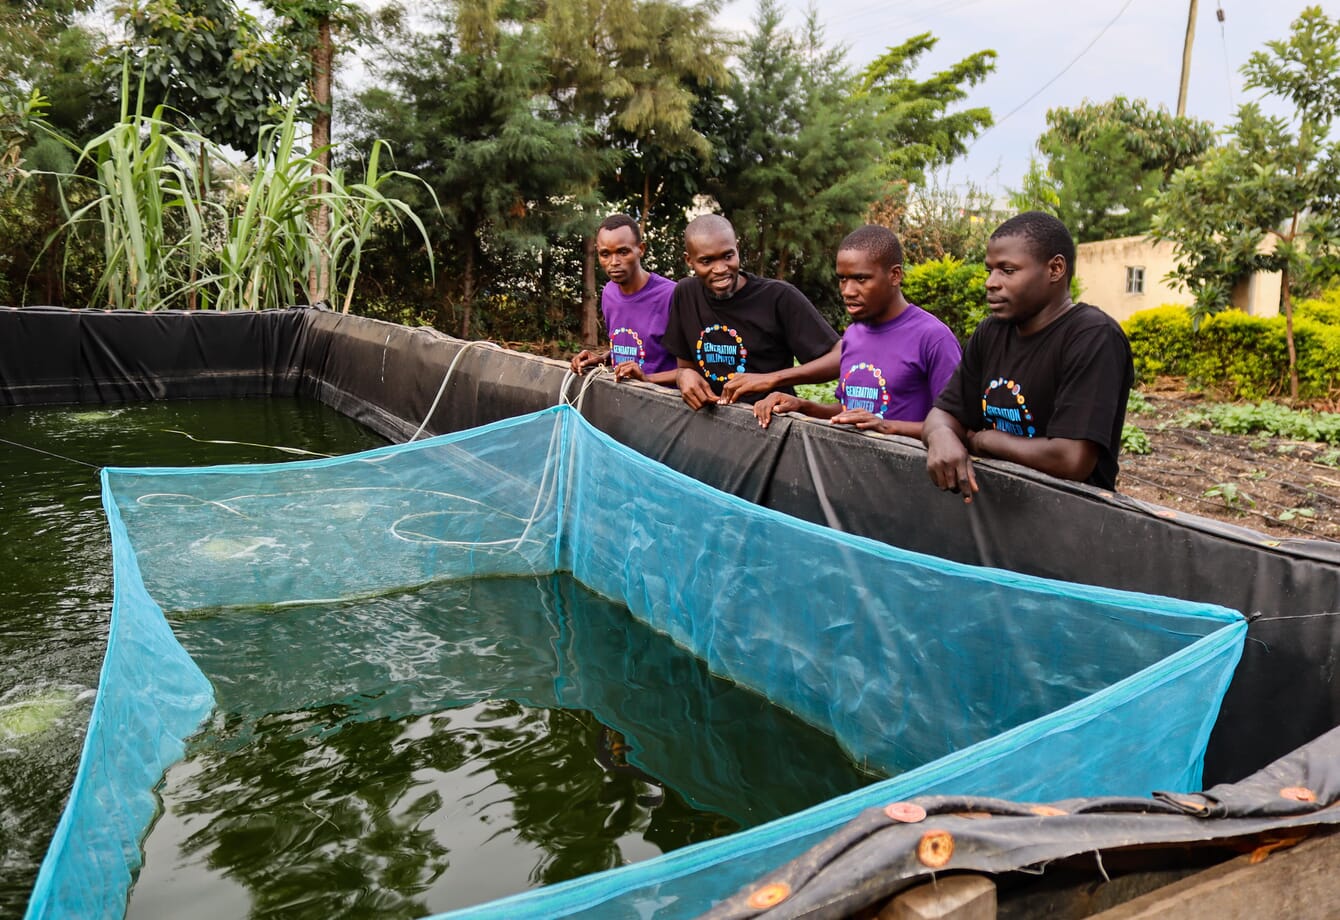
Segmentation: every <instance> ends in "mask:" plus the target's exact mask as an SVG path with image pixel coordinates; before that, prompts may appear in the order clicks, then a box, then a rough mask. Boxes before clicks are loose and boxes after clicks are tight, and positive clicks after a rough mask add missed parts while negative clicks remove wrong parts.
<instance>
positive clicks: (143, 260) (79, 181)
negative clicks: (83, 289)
mask: <svg viewBox="0 0 1340 920" xmlns="http://www.w3.org/2000/svg"><path fill="white" fill-rule="evenodd" d="M143 96H144V93H143V82H142V81H141V87H140V92H139V94H138V99H139V100H142V99H143ZM121 97H122V100H123V102H122V109H121V118H120V120H119V121H118V122H117V123H116V124H115V125H113V126H112V127H111V128H109V129H108V130H107V131H104V132H103V133H102V134H100V135H98V136H97V137H95V138H93V139H92V140H90V141H89V142H88V143H87V144H85V145H84V147H83V149H82V150H81V151H80V153H79V159H78V162H77V163H76V164H75V169H74V171H73V172H72V174H70V175H67V176H63V177H61V178H63V179H64V180H66V183H67V186H78V185H83V184H87V183H89V182H91V184H92V194H91V199H90V196H86V195H84V194H83V193H82V192H81V191H79V190H77V189H71V188H66V189H64V190H63V194H64V201H65V203H66V206H67V211H68V213H69V217H68V219H67V221H66V224H65V226H64V227H63V228H62V230H63V231H71V232H69V233H68V234H67V239H72V240H75V241H76V243H77V241H78V239H79V231H80V230H81V229H84V228H88V227H90V226H92V227H93V228H94V230H95V233H96V232H97V231H100V232H101V237H102V255H103V268H102V273H101V275H100V276H99V279H98V283H97V287H96V288H95V290H94V300H95V302H97V303H99V304H106V305H108V306H111V307H115V308H118V309H138V310H158V309H162V308H164V307H168V306H172V305H173V303H174V301H175V300H177V299H178V298H179V297H181V296H182V295H183V294H184V293H185V292H186V291H189V290H190V289H192V288H193V287H196V286H198V285H200V284H202V283H204V280H205V279H203V278H200V277H198V276H197V274H196V272H195V268H196V267H198V266H200V265H201V264H203V262H204V261H205V252H206V250H205V237H206V229H205V227H206V208H205V207H203V206H202V205H201V203H200V202H199V201H198V200H197V197H198V196H197V194H196V189H197V188H198V187H199V186H200V182H199V180H198V177H197V176H196V174H195V172H194V163H195V162H196V160H195V156H194V152H195V150H196V149H198V148H200V147H208V146H209V141H207V140H206V139H205V138H204V137H202V136H200V135H198V134H195V133H194V132H190V131H184V130H180V129H177V128H174V127H173V126H172V125H171V124H169V123H168V122H167V121H166V120H165V119H164V117H163V116H164V110H163V107H162V106H159V107H157V108H155V109H154V111H153V112H152V113H150V114H148V115H146V114H145V113H144V111H143V108H142V103H141V102H140V101H137V102H136V108H135V110H134V111H131V110H130V108H129V100H130V98H131V94H130V72H129V69H128V68H126V69H123V71H122V80H121ZM84 166H87V167H88V172H89V173H91V178H90V179H85V178H84V177H83V176H82V175H80V167H84ZM71 191H73V195H71V194H69V193H70V192H71ZM72 200H86V201H87V203H85V204H82V205H79V206H72V205H71V201H72ZM68 256H69V250H68V247H67V258H68Z"/></svg>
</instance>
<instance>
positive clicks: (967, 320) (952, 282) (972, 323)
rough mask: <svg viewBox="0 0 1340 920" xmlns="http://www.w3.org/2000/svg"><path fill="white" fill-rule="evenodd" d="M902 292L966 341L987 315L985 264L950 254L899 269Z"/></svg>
mask: <svg viewBox="0 0 1340 920" xmlns="http://www.w3.org/2000/svg"><path fill="white" fill-rule="evenodd" d="M903 294H904V295H905V296H906V297H907V299H908V300H910V301H911V302H912V303H914V304H916V305H917V306H919V307H921V308H922V309H923V310H927V311H929V312H931V313H934V314H935V315H936V316H938V317H939V318H940V320H941V321H942V322H943V323H944V324H945V325H946V326H948V327H949V328H950V329H952V330H954V335H956V336H958V337H959V339H960V340H966V339H967V338H968V336H970V335H972V331H973V330H974V329H976V328H977V324H978V323H980V322H981V321H982V320H983V319H984V318H985V317H986V315H987V311H986V267H985V266H983V265H979V264H976V263H973V264H966V263H964V262H960V261H959V260H958V259H955V258H954V257H953V256H945V257H944V258H942V259H933V260H931V261H930V262H922V263H921V264H920V265H913V266H910V267H908V268H906V269H904V270H903Z"/></svg>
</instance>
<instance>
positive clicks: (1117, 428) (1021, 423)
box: [935, 303, 1135, 489]
mask: <svg viewBox="0 0 1340 920" xmlns="http://www.w3.org/2000/svg"><path fill="white" fill-rule="evenodd" d="M1134 382H1135V369H1134V367H1133V365H1132V363H1131V346H1130V343H1129V342H1128V341H1126V334H1125V333H1124V332H1122V331H1121V326H1119V325H1117V322H1116V320H1114V319H1112V318H1111V317H1110V316H1108V315H1107V314H1106V313H1104V312H1102V311H1101V310H1099V309H1098V308H1097V307H1093V306H1090V305H1088V304H1083V303H1081V304H1075V306H1074V307H1072V308H1071V309H1070V310H1069V311H1067V312H1066V313H1065V314H1063V315H1062V316H1061V317H1060V319H1057V320H1056V321H1054V322H1052V323H1051V324H1050V325H1048V326H1046V327H1045V328H1043V329H1041V330H1040V331H1038V332H1035V333H1034V334H1033V335H1028V336H1024V335H1020V334H1019V330H1018V328H1017V327H1016V326H1014V325H1013V324H1011V323H1006V322H1002V321H1000V320H997V319H993V318H990V317H988V318H987V319H985V320H983V321H982V324H981V325H980V326H978V327H977V331H976V332H974V333H973V334H972V337H971V338H970V339H968V344H967V347H966V348H964V349H963V361H962V363H961V364H959V366H958V370H956V371H955V372H954V376H953V377H951V378H950V380H949V383H948V384H947V385H946V386H945V388H944V392H942V393H941V394H940V396H939V398H938V399H936V400H935V406H936V408H937V409H943V410H944V411H946V412H948V413H949V414H950V415H952V416H954V418H956V419H958V420H959V422H960V423H961V424H962V425H963V426H964V427H965V428H968V429H970V430H972V431H980V430H983V429H985V428H988V427H992V428H997V429H999V430H1001V431H1007V432H1009V433H1010V434H1016V435H1020V436H1022V437H1028V438H1033V437H1043V438H1069V439H1073V440H1084V441H1092V442H1094V443H1095V444H1097V445H1098V462H1097V464H1096V465H1095V466H1094V468H1093V472H1092V473H1091V474H1090V475H1089V478H1088V479H1086V480H1085V482H1088V483H1089V484H1090V485H1095V486H1099V487H1101V488H1104V489H1114V488H1116V483H1117V452H1118V451H1120V450H1121V426H1122V424H1123V423H1124V422H1125V421H1126V398H1127V396H1128V395H1129V393H1130V389H1131V385H1132V384H1133V383H1134Z"/></svg>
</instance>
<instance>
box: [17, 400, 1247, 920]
mask: <svg viewBox="0 0 1340 920" xmlns="http://www.w3.org/2000/svg"><path fill="white" fill-rule="evenodd" d="M872 500H891V499H889V498H880V497H874V496H872ZM103 504H104V507H105V509H106V512H107V516H108V519H109V522H110V526H111V530H112V543H113V554H114V565H115V588H116V596H115V602H114V607H113V613H112V626H111V635H110V641H109V644H108V651H107V658H106V661H105V663H104V667H103V672H102V678H101V683H100V687H99V694H98V699H97V703H96V705H95V710H94V714H93V721H92V723H91V726H90V729H89V734H88V738H87V742H86V745H85V749H84V753H83V759H82V761H81V764H80V769H79V774H78V777H77V779H76V782H75V786H74V789H73V791H72V793H71V798H70V802H69V804H68V806H67V808H66V811H65V813H64V815H63V817H62V820H61V823H60V826H59V827H58V829H57V832H56V835H55V838H54V839H53V842H52V844H51V848H50V851H49V853H48V856H47V858H46V860H45V862H44V864H43V867H42V870H41V874H40V876H39V878H38V882H37V886H36V888H35V890H34V894H33V898H32V901H31V902H30V905H29V916H30V917H92V916H117V915H120V914H121V912H122V911H123V910H124V905H125V901H126V894H127V890H128V887H129V884H130V881H131V877H132V873H133V872H134V871H135V869H136V868H137V867H138V866H139V864H140V850H139V842H140V839H141V837H142V835H143V834H144V832H145V830H146V829H147V827H148V825H149V823H150V821H151V820H152V819H153V816H154V814H155V810H156V807H157V802H156V798H155V795H154V793H153V787H154V785H155V784H156V783H157V782H158V781H159V780H160V778H161V777H162V774H163V770H164V768H165V767H166V766H167V765H168V764H170V763H172V762H173V761H174V760H176V759H178V758H179V757H180V756H181V754H182V750H183V739H184V738H185V737H187V736H188V735H190V734H191V732H193V731H194V730H195V728H196V727H197V726H198V725H199V724H200V722H201V721H202V720H203V719H204V718H205V717H206V716H207V715H208V713H209V711H210V708H211V706H212V704H213V696H212V693H211V688H210V685H209V682H208V681H207V680H206V679H205V677H204V676H203V674H202V673H201V671H200V670H199V668H198V667H197V666H196V665H195V664H194V663H193V662H192V661H191V659H190V658H189V657H188V656H187V654H186V653H185V651H184V650H183V649H182V648H181V646H180V645H179V644H178V643H177V641H176V639H175V638H174V637H173V635H172V631H171V629H170V628H169V626H168V624H167V622H166V620H165V619H164V616H163V611H164V610H169V611H171V610H191V611H217V612H218V614H219V615H224V616H226V614H227V608H229V607H239V606H240V607H247V608H254V607H256V606H260V605H300V604H301V605H307V604H315V603H331V602H347V601H349V600H350V599H356V598H360V597H371V596H375V595H380V594H385V593H388V592H392V591H398V590H403V589H405V588H408V587H413V586H417V585H424V584H427V583H430V582H435V581H441V580H446V579H462V578H472V577H480V576H496V575H542V574H546V573H551V572H556V571H567V572H571V573H572V574H573V576H574V577H575V578H576V579H577V580H579V581H581V582H582V583H584V584H585V585H587V586H589V587H590V588H592V589H593V590H594V591H596V592H597V593H599V594H602V595H605V596H607V597H609V598H612V599H614V600H617V601H619V602H621V603H623V604H625V605H627V607H628V608H629V609H630V610H631V611H632V614H633V615H634V616H635V617H637V618H639V619H641V620H643V621H644V622H646V623H647V624H649V625H651V626H652V627H653V628H655V629H657V630H659V631H662V632H664V633H666V634H667V635H669V636H670V637H671V638H672V639H673V640H674V641H675V642H677V643H679V644H680V645H682V646H684V647H685V648H687V649H689V650H690V651H692V652H693V653H694V654H695V655H696V656H698V657H699V658H701V659H702V660H703V661H705V662H706V663H707V664H708V665H709V667H710V668H711V669H712V670H713V671H714V672H716V673H717V674H719V675H721V676H723V677H726V678H729V679H731V680H734V681H736V682H738V683H739V684H741V685H743V686H745V687H748V688H751V689H753V690H755V691H757V692H759V693H762V694H764V695H765V696H767V697H768V698H769V699H770V700H772V701H773V702H775V703H777V704H778V705H780V706H782V707H784V708H786V709H788V710H790V711H791V712H793V713H795V714H797V715H798V716H800V717H801V718H802V719H804V720H806V721H808V722H810V723H811V724H813V725H815V726H818V727H820V728H822V729H824V730H825V731H828V732H831V733H832V734H833V735H834V736H835V737H836V738H837V739H838V741H839V743H840V744H841V745H842V747H843V748H844V749H845V750H846V751H847V752H848V753H849V754H850V755H851V756H852V758H853V759H855V760H857V761H859V762H863V763H867V764H870V765H871V766H873V767H875V768H877V769H879V770H880V771H881V772H883V773H886V774H889V775H893V776H894V778H892V779H889V780H886V781H883V782H880V783H877V784H874V785H872V786H869V787H867V788H864V789H861V790H859V791H857V792H854V793H850V794H848V795H845V796H842V797H839V798H836V799H832V800H829V801H827V802H824V803H823V804H821V805H818V806H815V807H813V808H810V809H807V810H804V811H801V812H799V813H796V814H793V815H790V816H788V817H785V818H782V819H779V820H776V821H772V822H769V823H767V824H764V825H762V826H759V827H756V828H753V829H752V830H748V831H743V832H740V833H737V834H733V835H731V836H728V837H724V838H721V839H718V840H713V841H710V842H706V843H700V844H696V845H693V846H690V847H686V848H684V849H681V850H677V851H675V852H672V853H669V854H667V855H664V856H661V857H658V858H655V859H651V860H647V861H645V862H642V863H638V864H635V865H631V866H625V867H622V868H618V869H613V870H610V871H607V872H602V873H598V874H595V875H590V876H586V877H583V878H580V879H576V880H573V881H570V882H565V883H561V884H557V885H552V886H549V887H545V888H540V889H536V890H533V891H529V892H526V893H523V894H520V895H516V896H513V897H510V898H506V899H503V900H500V901H494V902H491V903H489V904H485V905H481V906H478V907H475V908H471V909H470V910H469V911H466V912H463V914H466V915H469V916H478V917H509V918H516V917H536V918H539V917H554V916H564V915H569V914H576V913H581V914H582V915H583V916H644V917H646V916H656V917H685V916H692V915H694V914H696V913H699V912H701V911H702V910H705V909H706V908H708V907H710V906H711V904H712V903H713V902H714V901H715V900H717V899H720V898H722V897H725V896H726V895H728V894H730V893H731V892H733V891H734V890H735V889H736V888H738V887H739V886H741V885H743V884H745V883H746V882H748V881H750V880H752V879H754V878H757V877H758V876H760V875H763V874H765V873H766V872H767V871H769V870H771V869H772V868H775V867H776V866H778V865H780V864H781V863H782V862H784V861H786V860H788V859H790V858H792V857H794V856H796V855H797V854H799V853H800V852H801V851H803V850H804V849H805V848H806V847H808V846H810V845H812V844H813V843H815V842H817V841H818V840H819V839H822V837H823V836H825V835H826V834H828V833H829V832H831V831H832V830H833V829H834V828H835V827H837V826H838V825H840V824H842V823H843V822H845V821H847V820H849V819H850V818H851V817H852V816H853V815H855V814H856V813H857V812H858V811H859V810H861V809H863V808H866V807H869V806H871V805H877V804H885V803H888V802H891V801H896V800H898V799H902V798H906V797H908V796H912V795H917V794H929V793H961V794H973V795H993V796H999V797H1005V798H1012V799H1019V800H1025V801H1039V800H1043V801H1045V800H1052V799H1059V798H1068V797H1075V796H1087V795H1145V794H1148V793H1149V792H1150V791H1151V790H1154V789H1177V790H1192V789H1198V788H1199V787H1200V779H1201V774H1200V771H1201V759H1202V756H1203V753H1204V748H1205V742H1206V739H1207V737H1208V734H1209V731H1210V727H1211V726H1212V725H1213V723H1214V720H1215V717H1216V715H1217V713H1218V708H1219V703H1220V700H1221V699H1222V697H1223V693H1224V691H1225V689H1226V687H1227V685H1228V681H1229V678H1230V677H1231V675H1232V671H1233V668H1234V666H1235V665H1236V663H1237V661H1238V658H1239V655H1240V654H1241V649H1242V642H1243V639H1244V636H1245V631H1246V623H1245V620H1244V619H1243V618H1242V617H1241V616H1240V615H1239V614H1237V613H1235V612H1233V611H1230V610H1227V609H1224V608H1221V607H1215V606H1211V605H1206V604H1195V603H1189V602H1184V601H1178V600H1172V599H1168V598H1162V597H1155V596H1149V595H1141V594H1132V593H1126V592H1118V591H1111V590H1106V589H1100V588H1092V587H1086V586H1082V585H1076V584H1069V583H1061V582H1055V581H1048V580H1045V579H1039V578H1032V577H1027V576H1022V575H1016V574H1013V573H1010V572H1003V571H998V570H990V569H979V568H973V567H969V566H963V565H958V564H954V563H949V562H946V561H944V560H940V559H936V558H933V557H929V556H924V555H920V554H916V553H910V552H906V551H902V550H898V549H895V548H892V547H889V546H887V545H884V544H880V543H877V542H874V541H871V540H867V539H864V538H859V537H852V536H848V535H844V534H841V533H837V532H834V531H831V530H828V529H826V528H823V527H819V526H816V525H812V524H808V523H805V522H802V521H799V520H796V519H793V518H789V517H786V516H784V515H780V514H777V513H776V512H772V511H768V510H766V509H763V508H760V507H757V506H754V505H751V504H749V503H747V502H744V501H741V500H738V499H735V498H733V497H731V496H728V495H724V494H723V493H720V492H717V491H715V490H713V489H710V488H708V487H706V486H703V485H701V484H699V483H697V482H695V481H693V480H691V479H688V478H686V477H684V476H682V475H680V474H678V473H675V472H673V471H671V470H669V469H667V468H665V467H663V466H661V465H659V464H657V463H654V462H653V461H651V460H648V459H647V458H645V457H643V456H641V455H639V454H636V453H634V452H633V451H631V450H629V449H627V448H625V447H623V446H621V445H619V444H617V443H615V442H613V441H611V440H610V439H608V438H607V437H605V436H604V435H602V434H600V433H599V432H597V431H596V430H595V429H593V428H592V427H591V426H589V425H588V424H587V423H586V422H585V421H584V420H583V419H582V418H581V416H580V415H579V414H578V413H576V412H575V411H574V410H572V409H570V408H567V407H560V408H555V409H551V410H548V411H545V412H541V413H537V414H534V415H530V416H525V417H521V418H517V419H511V420H508V421H504V422H500V423H497V424H494V425H490V426H487V427H484V428H478V429H473V430H470V431H465V432H458V433H456V434H451V435H444V436H442V437H438V438H433V439H431V440H426V441H420V442H416V443H412V444H406V445H397V446H393V447H386V448H382V449H378V450H374V451H369V452H366V453H362V454H357V455H353V456H349V457H342V458H334V459H328V460H317V461H304V462H299V463H290V464H273V465H252V466H231V467H209V468H195V469H135V470H131V469H108V470H105V471H104V473H103ZM1058 523H1063V522H1058ZM1152 726H1157V728H1151V727H1152ZM760 756H764V757H766V756H769V752H760ZM442 916H456V914H452V915H442Z"/></svg>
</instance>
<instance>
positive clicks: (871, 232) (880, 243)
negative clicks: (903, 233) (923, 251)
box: [838, 224, 903, 268]
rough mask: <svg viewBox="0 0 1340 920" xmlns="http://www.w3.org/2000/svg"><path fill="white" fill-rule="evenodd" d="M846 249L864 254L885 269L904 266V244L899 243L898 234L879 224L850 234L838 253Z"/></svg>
mask: <svg viewBox="0 0 1340 920" xmlns="http://www.w3.org/2000/svg"><path fill="white" fill-rule="evenodd" d="M844 249H854V250H856V251H857V252H864V253H865V254H866V255H868V256H870V257H871V258H872V259H874V260H875V261H876V262H878V263H879V264H880V265H882V266H884V267H885V268H893V267H894V266H896V265H902V264H903V244H902V243H900V242H898V234H896V233H894V232H893V231H892V230H890V229H889V228H888V227H881V226H879V225H878V224H866V225H865V226H864V227H859V228H857V229H856V230H853V231H852V232H851V233H848V234H847V236H846V237H845V238H844V239H843V240H842V243H841V245H839V246H838V252H841V251H842V250H844Z"/></svg>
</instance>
